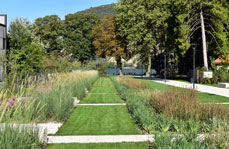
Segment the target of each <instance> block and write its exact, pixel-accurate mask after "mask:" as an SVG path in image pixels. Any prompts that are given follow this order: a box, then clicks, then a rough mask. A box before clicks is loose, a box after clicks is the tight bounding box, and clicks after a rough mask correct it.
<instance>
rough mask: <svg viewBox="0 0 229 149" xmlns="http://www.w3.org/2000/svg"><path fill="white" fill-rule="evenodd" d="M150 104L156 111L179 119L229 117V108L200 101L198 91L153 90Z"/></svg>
mask: <svg viewBox="0 0 229 149" xmlns="http://www.w3.org/2000/svg"><path fill="white" fill-rule="evenodd" d="M149 105H150V106H151V107H152V108H153V109H154V111H155V112H156V113H158V114H164V115H165V116H167V117H173V118H175V119H179V120H197V121H199V120H200V121H208V120H209V119H213V118H214V117H217V118H220V119H222V120H225V119H228V118H229V115H228V113H229V110H228V109H226V108H225V107H223V106H220V105H209V104H204V103H202V102H200V101H198V100H197V92H195V91H191V90H185V91H183V92H180V91H177V90H176V89H173V90H170V91H163V92H159V91H158V92H152V94H151V97H150V100H149Z"/></svg>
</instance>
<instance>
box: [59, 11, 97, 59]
mask: <svg viewBox="0 0 229 149" xmlns="http://www.w3.org/2000/svg"><path fill="white" fill-rule="evenodd" d="M99 21H100V19H99V17H98V16H96V15H95V14H89V13H88V14H87V13H75V14H68V15H67V16H65V36H64V40H65V49H66V50H67V52H68V53H71V54H72V56H73V58H76V59H77V60H79V61H81V62H82V63H83V62H85V61H86V60H89V59H90V58H92V57H93V56H94V55H95V52H94V47H93V44H92V42H93V38H92V36H91V32H92V29H93V28H94V27H95V26H96V25H98V23H99Z"/></svg>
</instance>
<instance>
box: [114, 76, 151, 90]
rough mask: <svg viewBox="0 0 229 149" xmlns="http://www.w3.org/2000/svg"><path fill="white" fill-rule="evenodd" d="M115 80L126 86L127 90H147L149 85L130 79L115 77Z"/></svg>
mask: <svg viewBox="0 0 229 149" xmlns="http://www.w3.org/2000/svg"><path fill="white" fill-rule="evenodd" d="M116 80H117V81H119V82H121V83H123V84H125V85H127V86H128V87H129V88H139V89H146V88H149V85H148V84H147V83H145V82H142V81H139V80H136V79H132V78H126V77H116Z"/></svg>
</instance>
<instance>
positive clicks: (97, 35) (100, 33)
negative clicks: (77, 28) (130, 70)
mask: <svg viewBox="0 0 229 149" xmlns="http://www.w3.org/2000/svg"><path fill="white" fill-rule="evenodd" d="M92 35H93V37H94V41H93V44H94V46H95V49H96V53H97V54H98V55H99V56H100V57H103V58H106V57H107V56H112V57H114V58H115V60H116V62H117V66H118V68H119V69H120V75H123V73H122V58H125V57H127V53H128V52H127V48H126V47H127V46H126V44H125V41H124V40H123V39H122V38H121V37H120V35H119V33H118V30H117V24H116V21H115V17H112V16H108V17H106V18H105V19H103V20H102V23H101V24H100V25H99V26H97V27H95V29H94V30H93V32H92Z"/></svg>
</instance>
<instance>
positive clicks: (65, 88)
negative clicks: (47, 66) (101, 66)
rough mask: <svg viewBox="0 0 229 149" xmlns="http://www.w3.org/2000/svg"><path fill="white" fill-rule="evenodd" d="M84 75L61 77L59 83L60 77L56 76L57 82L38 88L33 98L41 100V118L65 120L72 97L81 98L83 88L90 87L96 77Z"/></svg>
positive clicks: (83, 94) (83, 93) (70, 107)
mask: <svg viewBox="0 0 229 149" xmlns="http://www.w3.org/2000/svg"><path fill="white" fill-rule="evenodd" d="M62 76H63V77H64V76H65V75H62ZM86 76H87V75H86ZM86 76H83V77H82V78H79V79H77V77H74V78H72V79H71V80H70V78H68V79H69V80H63V79H62V82H61V83H60V82H59V81H60V79H61V78H57V79H58V80H57V81H58V83H54V84H47V86H46V87H45V88H38V89H37V91H38V93H36V94H35V98H36V99H38V101H40V102H41V103H40V105H41V106H44V108H43V109H42V110H41V112H40V116H41V119H43V120H48V119H55V120H57V121H65V120H67V118H68V116H69V115H70V111H71V110H72V108H73V97H77V98H78V99H82V98H83V97H84V96H85V88H88V89H90V87H91V84H93V82H94V81H95V80H96V79H97V76H96V75H92V76H87V78H86ZM66 77H67V76H66Z"/></svg>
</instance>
